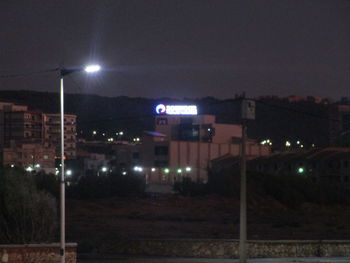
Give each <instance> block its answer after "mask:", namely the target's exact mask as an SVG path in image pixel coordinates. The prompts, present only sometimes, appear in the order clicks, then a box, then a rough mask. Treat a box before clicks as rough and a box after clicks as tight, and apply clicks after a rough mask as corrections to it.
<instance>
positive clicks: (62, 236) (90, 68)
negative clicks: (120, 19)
mask: <svg viewBox="0 0 350 263" xmlns="http://www.w3.org/2000/svg"><path fill="white" fill-rule="evenodd" d="M100 69H101V67H100V66H99V65H89V66H86V67H85V68H75V69H65V68H61V69H59V72H60V117H61V179H60V256H61V263H65V260H66V256H65V247H66V231H65V229H66V228H65V223H66V215H65V214H66V207H65V199H66V194H65V174H64V155H65V154H64V85H63V79H64V77H65V76H67V75H69V74H72V73H74V72H80V71H85V72H86V73H93V72H97V71H99V70H100Z"/></svg>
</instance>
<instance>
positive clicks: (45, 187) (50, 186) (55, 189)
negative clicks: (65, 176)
mask: <svg viewBox="0 0 350 263" xmlns="http://www.w3.org/2000/svg"><path fill="white" fill-rule="evenodd" d="M33 177H34V182H35V185H36V187H37V188H38V190H39V191H44V192H47V193H49V194H51V195H53V196H54V197H56V199H58V197H59V194H60V181H59V180H58V178H57V177H56V176H55V175H53V174H47V173H45V172H43V171H40V172H38V173H36V174H35V175H34V176H33Z"/></svg>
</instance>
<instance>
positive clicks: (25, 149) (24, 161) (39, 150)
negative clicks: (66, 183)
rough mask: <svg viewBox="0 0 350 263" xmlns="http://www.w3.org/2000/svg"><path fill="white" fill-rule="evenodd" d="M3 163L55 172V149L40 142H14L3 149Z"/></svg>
mask: <svg viewBox="0 0 350 263" xmlns="http://www.w3.org/2000/svg"><path fill="white" fill-rule="evenodd" d="M3 153H4V157H3V165H8V166H19V167H23V168H26V169H30V170H31V169H32V170H34V169H36V170H45V171H46V172H49V173H54V172H55V149H54V148H53V147H45V146H44V145H43V144H41V143H16V142H15V141H12V142H11V144H10V145H9V146H8V147H6V148H4V150H3Z"/></svg>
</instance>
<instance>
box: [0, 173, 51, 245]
mask: <svg viewBox="0 0 350 263" xmlns="http://www.w3.org/2000/svg"><path fill="white" fill-rule="evenodd" d="M33 176H34V175H32V174H29V173H26V172H25V171H23V170H20V169H14V168H12V169H11V168H7V169H1V170H0V181H1V184H0V207H1V209H0V242H1V243H15V244H23V243H37V242H48V241H51V240H52V239H53V238H54V232H55V229H56V222H57V214H56V202H55V199H54V198H53V197H52V196H51V195H50V194H49V193H46V192H44V191H39V190H38V188H37V187H36V185H35V180H34V178H33Z"/></svg>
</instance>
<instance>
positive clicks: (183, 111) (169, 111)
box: [156, 104, 198, 115]
mask: <svg viewBox="0 0 350 263" xmlns="http://www.w3.org/2000/svg"><path fill="white" fill-rule="evenodd" d="M156 113H157V114H166V115H197V114H198V111H197V106H196V105H164V104H158V105H157V107H156Z"/></svg>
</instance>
